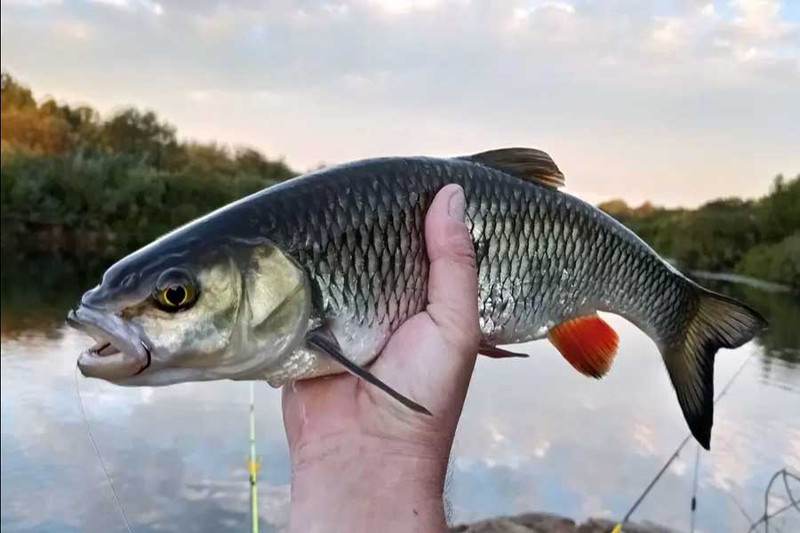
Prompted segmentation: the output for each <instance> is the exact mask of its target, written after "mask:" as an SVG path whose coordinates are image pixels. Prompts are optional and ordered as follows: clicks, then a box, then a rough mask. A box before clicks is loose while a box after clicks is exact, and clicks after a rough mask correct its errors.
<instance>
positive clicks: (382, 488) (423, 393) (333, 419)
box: [283, 185, 480, 533]
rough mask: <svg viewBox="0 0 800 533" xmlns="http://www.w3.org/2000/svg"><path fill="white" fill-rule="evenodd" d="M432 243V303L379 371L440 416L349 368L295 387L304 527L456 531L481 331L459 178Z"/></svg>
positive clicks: (292, 437) (291, 409) (293, 448)
mask: <svg viewBox="0 0 800 533" xmlns="http://www.w3.org/2000/svg"><path fill="white" fill-rule="evenodd" d="M425 242H426V246H427V252H428V258H429V260H430V272H429V283H428V305H427V307H426V309H425V310H424V311H423V312H421V313H419V314H417V315H415V316H413V317H411V318H410V319H409V320H407V321H406V322H405V323H404V324H403V325H402V327H400V329H398V330H397V331H396V332H395V333H394V335H392V337H391V338H390V339H389V342H388V343H387V345H386V347H385V348H384V349H383V351H382V352H381V355H380V357H379V358H378V359H377V360H376V361H375V363H374V364H373V365H372V366H371V367H370V370H371V372H372V373H374V374H375V375H376V376H377V377H378V378H380V379H381V380H383V381H385V382H386V383H388V384H389V385H391V386H392V387H393V388H395V389H396V390H398V391H400V392H402V393H403V394H406V395H408V396H410V397H411V398H412V399H414V400H415V401H417V402H418V403H420V404H422V405H424V406H425V407H427V408H428V409H429V410H430V411H431V412H432V413H433V416H425V415H421V414H418V413H414V412H412V411H410V410H409V409H407V408H405V407H404V406H402V405H401V404H399V403H398V402H396V401H395V400H392V399H391V398H390V397H389V396H387V395H386V394H385V393H383V392H381V391H379V390H378V389H377V388H375V387H373V386H371V385H369V384H367V383H365V382H363V381H361V380H358V379H357V378H355V377H353V376H351V375H348V374H342V375H337V376H332V377H327V378H320V379H313V380H307V381H300V382H297V383H294V384H292V385H289V386H287V387H284V389H283V390H284V392H283V418H284V425H285V428H286V435H287V439H288V442H289V451H290V455H291V462H292V496H291V497H292V500H291V510H290V527H289V529H290V531H292V532H316V531H349V532H362V531H363V532H374V531H380V532H381V533H390V532H394V531H403V532H406V531H419V532H434V531H436V532H438V531H446V530H447V523H446V517H445V510H444V497H443V493H444V483H445V476H446V473H447V464H448V460H449V456H450V449H451V447H452V444H453V437H454V435H455V431H456V425H457V424H458V419H459V417H460V416H461V409H462V407H463V405H464V400H465V398H466V394H467V388H468V386H469V381H470V377H471V375H472V370H473V367H474V365H475V358H476V354H477V351H478V343H479V338H480V331H479V327H478V308H477V291H478V281H477V270H476V266H475V253H474V249H473V245H472V240H471V238H470V235H469V232H468V230H467V228H466V226H465V224H464V192H463V190H462V189H461V187H459V186H458V185H448V186H446V187H444V188H442V190H440V191H439V193H438V194H437V195H436V197H435V198H434V200H433V202H432V204H431V206H430V209H429V210H428V213H427V216H426V219H425Z"/></svg>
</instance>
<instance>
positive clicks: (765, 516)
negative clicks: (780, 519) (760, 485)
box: [747, 468, 800, 533]
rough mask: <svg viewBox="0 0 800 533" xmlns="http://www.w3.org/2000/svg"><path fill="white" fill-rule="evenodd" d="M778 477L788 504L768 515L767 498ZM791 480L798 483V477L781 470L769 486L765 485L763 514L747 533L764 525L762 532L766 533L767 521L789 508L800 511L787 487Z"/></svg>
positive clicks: (776, 473) (774, 475) (798, 502)
mask: <svg viewBox="0 0 800 533" xmlns="http://www.w3.org/2000/svg"><path fill="white" fill-rule="evenodd" d="M778 477H783V486H784V487H785V488H786V494H787V496H789V503H787V504H786V505H784V506H783V507H781V508H780V509H778V510H776V511H775V512H774V513H772V514H770V513H769V496H770V492H771V491H772V485H773V484H774V483H775V480H777V479H778ZM790 479H792V480H794V481H797V482H800V477H798V476H797V475H795V474H793V473H791V472H789V471H788V470H786V469H785V468H782V469H780V470H778V471H777V472H775V474H773V476H772V478H771V479H770V480H769V484H768V485H767V490H766V491H765V492H764V514H763V515H761V517H760V518H759V519H758V521H757V522H753V523H752V525H751V526H750V529H748V530H747V533H751V532H752V531H754V530H755V529H756V528H757V527H758V526H760V525H761V524H764V531H765V532H766V533H768V532H769V520H770V518H774V517H776V516H778V515H779V514H781V513H783V512H784V511H788V510H789V509H791V508H795V509H797V510H798V511H800V501H798V500H797V499H796V498H795V496H794V494H793V493H792V489H791V488H790V486H789V480H790Z"/></svg>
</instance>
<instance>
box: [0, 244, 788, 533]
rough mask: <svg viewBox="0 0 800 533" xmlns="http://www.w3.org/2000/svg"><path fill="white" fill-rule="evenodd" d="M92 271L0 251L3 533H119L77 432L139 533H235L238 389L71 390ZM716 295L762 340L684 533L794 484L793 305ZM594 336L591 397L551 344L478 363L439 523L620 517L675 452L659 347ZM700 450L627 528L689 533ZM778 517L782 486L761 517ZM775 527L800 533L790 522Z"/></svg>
mask: <svg viewBox="0 0 800 533" xmlns="http://www.w3.org/2000/svg"><path fill="white" fill-rule="evenodd" d="M104 266H105V265H104V264H103V262H102V261H99V260H96V261H93V260H88V261H87V260H79V259H77V258H74V257H63V256H62V257H52V256H33V257H31V256H26V257H24V258H21V257H14V256H11V255H10V254H8V253H4V254H3V266H2V529H3V531H4V532H8V531H103V532H106V531H125V525H124V522H123V519H122V516H121V513H120V507H119V506H118V505H117V504H116V502H115V500H114V495H113V493H112V491H111V489H110V488H109V485H108V483H107V481H106V477H105V475H104V472H103V466H102V465H101V462H100V460H99V459H98V456H97V454H96V453H95V451H94V448H93V447H92V443H91V441H90V440H89V438H88V436H87V426H86V423H87V422H88V424H89V426H90V427H91V432H92V434H93V435H94V438H95V441H96V443H97V446H98V449H99V452H100V456H101V457H102V460H103V462H104V464H105V467H106V468H107V470H108V473H109V475H110V476H111V478H112V479H113V482H114V485H115V487H116V489H117V492H118V496H119V500H120V503H121V506H122V508H124V511H125V513H126V514H127V516H128V518H129V520H130V523H131V527H132V528H133V530H134V531H196V530H197V531H200V530H203V531H221V530H226V529H235V530H238V531H243V530H246V529H247V528H248V527H249V519H250V518H249V484H248V472H247V453H248V402H249V393H248V391H249V389H248V385H247V384H246V383H233V382H220V383H202V384H184V385H175V386H170V387H165V388H135V389H128V388H120V387H115V386H113V385H110V384H107V383H104V382H101V381H96V380H89V379H85V378H83V377H82V376H78V375H77V374H76V368H75V359H76V356H77V354H78V353H79V352H80V351H81V350H82V349H84V348H85V347H86V346H87V345H89V344H91V340H89V339H88V338H87V337H85V336H83V335H82V334H81V333H78V332H75V331H73V330H71V329H69V328H66V327H64V325H63V321H62V320H63V316H64V315H65V313H66V311H67V309H69V308H70V307H71V306H72V305H73V304H74V302H75V301H76V300H77V298H78V296H79V295H80V293H81V292H82V291H83V290H84V289H85V288H87V287H89V286H91V285H93V284H94V283H95V282H96V281H97V279H98V277H97V276H98V273H99V272H102V268H103V267H104ZM714 288H715V289H716V290H719V291H722V292H726V293H729V294H731V295H734V296H736V297H739V298H743V299H745V300H746V301H748V302H749V303H750V304H751V305H753V306H754V307H756V308H757V309H759V310H760V311H761V312H762V313H764V315H765V316H767V318H768V319H769V321H770V324H771V326H770V329H769V330H768V331H766V332H764V333H763V334H762V335H760V336H759V337H758V338H757V339H756V340H755V341H754V342H751V343H749V344H747V345H745V346H743V347H742V348H740V349H737V350H733V351H725V350H723V351H722V352H720V353H719V354H718V356H717V364H716V372H715V381H716V390H717V391H719V390H721V389H722V387H723V385H724V384H725V383H726V382H728V381H729V380H730V379H731V377H732V376H733V375H734V374H735V373H736V371H737V370H738V369H739V368H741V367H742V365H743V364H744V367H743V369H742V372H741V373H740V374H739V376H738V377H737V378H736V380H735V381H734V382H733V384H732V385H731V387H730V389H729V392H728V393H727V394H726V395H725V396H724V397H723V398H722V399H721V400H720V402H719V404H718V405H717V408H716V416H715V425H714V432H713V439H712V451H711V452H705V451H703V450H700V453H699V461H698V463H697V464H698V469H697V476H698V489H697V498H698V500H697V501H698V506H697V512H696V516H695V522H696V530H697V531H747V530H748V529H749V527H750V521H751V520H754V519H756V518H757V517H758V516H760V515H761V514H762V513H763V508H764V495H765V489H766V488H767V484H768V482H769V480H770V478H771V476H772V475H773V474H774V473H775V472H776V471H778V470H780V469H782V468H788V469H789V470H791V471H794V472H795V473H797V472H800V302H798V300H797V297H796V296H791V295H789V294H788V293H775V292H767V291H763V290H759V289H755V288H751V287H744V286H742V285H738V284H730V283H723V284H720V283H718V282H715V285H714ZM608 320H609V322H610V323H611V324H612V326H614V327H615V329H617V331H618V332H619V334H620V351H619V354H618V355H617V358H616V361H615V363H614V366H613V368H612V370H611V372H610V373H609V375H608V376H607V377H605V378H604V379H603V380H600V381H594V380H591V379H587V378H585V377H583V376H581V375H579V374H577V373H576V372H575V371H574V370H572V368H571V367H570V366H569V365H568V364H567V363H566V362H565V361H563V360H562V359H561V358H560V356H559V355H558V353H557V352H556V351H555V349H554V348H552V347H551V346H550V345H549V344H548V343H546V342H537V343H530V344H527V345H524V347H523V349H524V350H525V351H527V352H528V353H530V355H531V357H530V358H529V359H527V360H481V361H479V363H478V366H477V368H476V372H475V377H474V379H473V383H472V386H471V389H470V393H469V397H468V400H467V405H466V408H465V410H464V414H463V417H462V421H461V424H460V426H459V432H458V435H457V438H456V443H455V449H454V453H453V462H452V465H451V474H450V478H449V484H448V488H447V497H448V501H449V505H450V510H451V517H452V522H453V523H461V522H465V521H473V520H477V519H482V518H486V517H491V516H496V515H504V514H514V513H522V512H528V511H548V512H554V513H559V514H563V515H567V516H570V517H573V518H575V519H578V520H582V519H585V518H587V517H590V516H600V517H608V518H619V517H621V516H622V515H623V514H624V513H625V512H626V511H627V510H628V508H629V507H630V506H631V504H632V503H633V502H634V501H635V500H636V498H637V497H638V496H639V494H640V493H641V492H642V490H643V489H644V487H645V486H646V485H647V484H648V483H649V482H650V480H651V479H652V478H653V476H654V475H655V474H656V472H657V471H658V470H659V469H660V468H661V467H662V465H663V464H664V462H665V461H666V459H667V458H668V457H669V456H670V455H671V454H672V452H673V451H674V450H675V448H676V446H677V445H678V444H679V443H680V442H681V441H682V440H683V438H684V437H685V436H686V434H687V427H686V425H685V423H684V421H683V417H682V416H681V413H680V409H679V407H678V403H677V401H676V399H675V397H674V393H673V391H672V388H671V386H670V383H669V379H668V377H667V374H666V371H665V370H664V368H663V364H662V363H661V361H660V358H659V356H658V352H657V351H656V348H655V346H654V344H653V343H652V342H651V341H650V340H649V339H648V338H647V337H646V336H645V335H644V334H642V333H641V332H639V331H638V330H637V329H636V328H634V327H633V326H632V325H630V324H629V323H627V322H625V321H624V320H622V319H620V318H617V317H614V316H611V317H608ZM78 395H80V398H82V400H83V403H84V405H85V418H84V414H83V413H82V411H81V406H80V403H79V399H78V398H79V396H78ZM255 396H256V416H257V420H256V425H257V446H258V454H259V456H260V459H261V468H260V471H259V476H260V480H259V485H258V488H259V493H260V499H259V513H260V519H261V528H262V531H280V530H281V528H282V527H283V526H285V524H286V519H287V508H288V502H289V481H290V472H289V465H288V452H287V447H286V442H285V437H284V434H283V428H282V423H281V415H280V395H279V391H276V390H273V389H271V388H270V387H269V386H267V385H266V384H257V386H256V393H255ZM696 453H697V446H696V445H695V444H694V442H691V443H690V444H688V445H687V446H686V448H684V450H683V451H682V453H681V454H680V456H679V458H678V459H677V460H676V461H674V462H673V463H672V464H671V466H670V467H669V468H668V470H667V472H666V474H665V475H664V477H663V478H662V479H661V480H660V481H659V482H658V483H657V484H656V486H655V488H654V490H653V491H652V493H651V494H650V495H649V496H648V497H647V498H646V499H645V500H644V502H643V504H642V506H641V507H640V508H639V509H638V510H637V512H636V513H635V514H634V516H633V519H634V520H639V521H642V520H650V521H653V522H656V523H659V524H662V525H665V526H668V527H671V528H674V529H676V530H679V531H687V530H689V527H690V520H691V512H690V501H691V497H692V487H693V479H694V475H695V461H696ZM793 489H794V492H795V494H800V486H798V484H797V483H795V484H794V486H793ZM321 490H336V488H335V487H324V488H321ZM787 501H788V499H787V496H786V490H785V488H783V486H782V485H778V484H776V486H775V487H774V488H773V490H772V495H771V497H770V498H769V505H770V508H771V509H772V510H774V509H777V508H778V507H780V506H782V505H783V504H785V503H786V502H787ZM748 516H749V518H748ZM770 523H771V525H772V526H774V527H776V529H775V530H781V531H800V513H799V512H797V511H794V510H791V511H787V512H786V513H783V514H782V515H780V516H779V517H776V518H775V519H774V520H773V521H771V522H770Z"/></svg>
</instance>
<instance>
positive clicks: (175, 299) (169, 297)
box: [164, 285, 188, 307]
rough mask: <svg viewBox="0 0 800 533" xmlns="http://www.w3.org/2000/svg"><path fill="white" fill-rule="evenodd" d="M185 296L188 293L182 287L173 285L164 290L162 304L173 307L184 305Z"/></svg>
mask: <svg viewBox="0 0 800 533" xmlns="http://www.w3.org/2000/svg"><path fill="white" fill-rule="evenodd" d="M186 296H188V292H186V289H185V288H184V287H183V285H173V286H171V287H167V288H166V289H164V302H165V303H167V304H169V305H174V306H175V307H178V306H179V305H182V304H184V303H186Z"/></svg>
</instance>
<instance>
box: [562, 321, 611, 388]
mask: <svg viewBox="0 0 800 533" xmlns="http://www.w3.org/2000/svg"><path fill="white" fill-rule="evenodd" d="M548 338H549V339H550V342H552V343H553V345H554V346H555V347H556V348H557V349H558V351H559V352H561V355H563V356H564V359H566V360H567V361H568V362H569V364H571V365H572V366H573V367H575V370H577V371H578V372H580V373H581V374H584V375H586V376H591V377H593V378H601V377H603V376H604V375H605V374H606V372H608V369H609V368H611V361H612V360H613V359H614V355H616V353H617V346H618V344H619V337H617V332H616V331H614V330H613V329H612V327H611V326H609V325H608V324H607V323H606V322H605V321H604V320H603V319H602V318H600V317H599V316H597V315H596V314H594V315H588V316H582V317H578V318H571V319H569V320H567V321H566V322H562V323H561V324H557V325H556V326H554V327H553V328H552V329H551V330H550V333H549V334H548Z"/></svg>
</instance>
